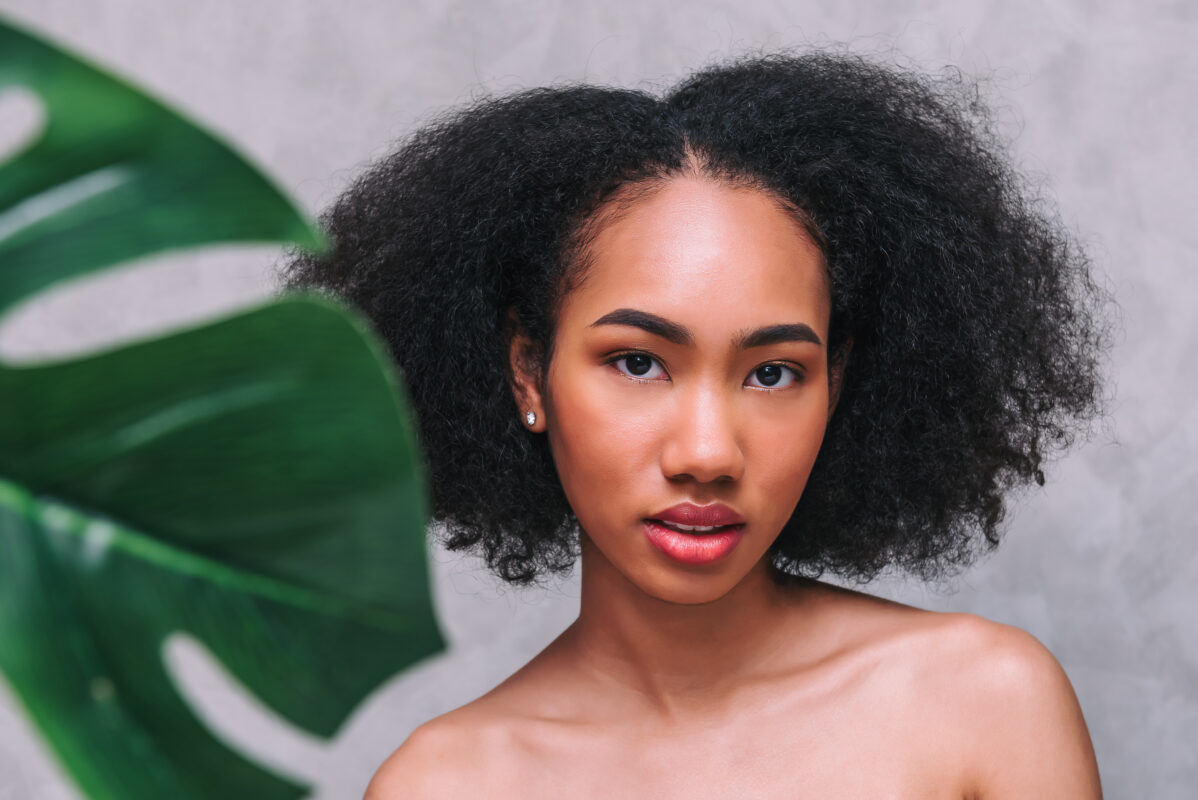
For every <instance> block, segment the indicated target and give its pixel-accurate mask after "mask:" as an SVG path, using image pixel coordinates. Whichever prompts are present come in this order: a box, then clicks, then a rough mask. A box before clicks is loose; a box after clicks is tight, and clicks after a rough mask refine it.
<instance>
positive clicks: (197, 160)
mask: <svg viewBox="0 0 1198 800" xmlns="http://www.w3.org/2000/svg"><path fill="white" fill-rule="evenodd" d="M12 86H19V87H22V88H25V89H28V90H31V91H33V92H34V93H35V94H36V95H37V96H38V98H39V99H40V100H41V101H42V103H43V104H44V106H45V111H46V114H45V116H46V125H45V129H44V130H43V131H42V133H41V135H40V136H39V137H38V138H36V139H35V141H34V142H33V144H32V145H31V146H30V147H28V148H27V149H26V150H25V151H24V152H22V153H20V154H19V155H18V156H17V157H16V158H15V159H13V160H12V161H9V162H8V163H6V164H3V165H0V311H3V310H4V308H6V307H8V306H11V305H12V304H13V303H15V302H16V301H18V300H20V299H21V298H23V297H27V296H29V295H32V294H33V293H34V292H36V291H38V290H39V289H42V288H43V287H45V286H48V285H50V284H52V283H55V282H57V281H60V280H63V279H66V278H70V277H72V276H75V275H79V274H82V273H85V272H91V271H94V270H96V269H99V268H101V267H105V266H109V265H111V264H115V263H118V262H121V261H127V260H129V259H132V258H137V257H140V256H145V255H149V254H151V253H156V252H159V251H162V250H165V249H168V248H181V247H187V246H190V245H197V244H206V243H209V242H232V241H263V242H267V241H280V242H295V243H296V244H300V245H307V246H315V245H317V244H318V242H319V237H318V235H317V234H316V232H315V231H313V230H312V229H311V228H310V227H309V226H308V224H307V223H306V222H305V221H304V219H303V218H302V217H301V216H300V214H299V213H298V212H297V211H296V210H295V207H294V205H293V204H292V203H291V201H290V200H288V199H287V198H286V197H284V196H283V194H282V193H281V192H280V191H279V190H278V189H277V188H276V187H275V186H274V185H273V184H272V183H271V182H270V181H269V180H267V179H266V178H265V177H263V176H262V175H261V174H260V173H259V172H258V171H257V170H255V169H254V168H253V167H251V166H250V165H249V164H248V163H246V161H245V159H243V158H242V157H241V156H239V155H238V154H237V153H235V152H234V151H233V150H231V149H230V148H229V147H228V146H227V145H225V144H223V143H222V142H220V141H218V140H217V139H215V138H213V137H212V136H211V135H210V134H208V133H206V132H205V131H203V130H201V129H200V128H198V127H196V126H195V125H193V124H192V123H191V122H189V121H188V120H186V119H185V118H183V117H182V116H180V115H179V114H178V113H176V112H174V111H171V110H170V109H168V108H166V107H165V106H163V105H161V104H160V103H158V102H157V101H155V100H153V99H151V98H149V97H147V96H146V95H144V94H142V93H141V92H139V91H137V90H136V89H133V88H132V87H130V86H129V85H128V84H126V83H125V82H123V81H121V80H119V79H117V78H115V77H113V76H111V75H108V74H107V73H105V72H103V71H101V70H98V69H96V68H95V67H92V66H90V65H88V64H86V63H84V62H82V61H80V60H78V59H76V58H74V57H73V56H70V55H67V54H65V53H64V52H62V51H61V50H59V49H57V48H55V47H54V46H53V45H50V44H48V43H46V42H43V41H41V40H39V39H36V38H33V37H31V36H29V35H28V34H25V33H23V32H21V31H19V30H17V29H16V28H13V27H11V26H9V25H6V24H5V22H4V20H3V18H2V17H0V91H3V90H4V89H5V88H7V87H12Z"/></svg>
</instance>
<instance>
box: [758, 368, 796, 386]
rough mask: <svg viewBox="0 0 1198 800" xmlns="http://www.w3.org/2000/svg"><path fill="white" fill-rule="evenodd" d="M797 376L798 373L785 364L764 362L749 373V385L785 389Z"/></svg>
mask: <svg viewBox="0 0 1198 800" xmlns="http://www.w3.org/2000/svg"><path fill="white" fill-rule="evenodd" d="M797 378H798V373H797V372H795V370H793V369H791V368H790V367H788V366H786V365H784V364H762V365H761V366H760V367H758V368H757V369H755V370H753V373H752V374H751V375H749V385H750V386H756V387H758V388H762V389H784V388H786V387H787V386H790V385H791V384H792V383H794V382H795V380H796V379H797ZM754 381H756V382H754Z"/></svg>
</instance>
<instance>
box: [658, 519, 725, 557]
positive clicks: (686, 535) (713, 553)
mask: <svg viewBox="0 0 1198 800" xmlns="http://www.w3.org/2000/svg"><path fill="white" fill-rule="evenodd" d="M744 527H745V525H744V523H743V522H741V523H737V524H734V525H686V524H683V523H677V522H672V521H668V520H659V519H646V520H645V522H644V531H645V537H646V538H647V539H648V540H649V543H650V544H652V545H653V546H654V547H655V548H657V550H658V551H660V552H662V553H664V554H665V555H666V556H668V557H669V558H671V559H672V560H674V561H676V562H678V563H680V564H686V565H691V566H694V565H703V564H712V563H715V562H716V561H719V560H720V559H722V558H724V557H725V556H727V555H728V554H729V553H731V552H732V551H733V550H734V549H736V546H737V545H738V544H740V540H741V536H742V534H743V531H744Z"/></svg>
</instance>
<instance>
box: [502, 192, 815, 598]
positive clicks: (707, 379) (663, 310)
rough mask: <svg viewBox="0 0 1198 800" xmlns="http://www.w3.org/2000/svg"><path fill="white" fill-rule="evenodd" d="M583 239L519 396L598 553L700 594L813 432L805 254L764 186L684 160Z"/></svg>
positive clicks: (773, 530)
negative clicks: (578, 274) (545, 356)
mask: <svg viewBox="0 0 1198 800" xmlns="http://www.w3.org/2000/svg"><path fill="white" fill-rule="evenodd" d="M591 255H592V257H593V260H592V264H591V266H590V268H589V269H588V271H587V273H586V277H585V280H584V281H583V283H582V285H581V286H580V287H578V288H577V289H575V290H574V291H573V292H571V293H570V294H569V295H568V296H567V297H566V299H565V300H564V302H563V304H562V306H561V308H560V312H559V316H558V320H557V328H556V333H555V347H554V353H553V357H552V361H551V363H550V366H549V371H548V376H547V392H546V394H545V395H544V396H543V397H542V396H541V395H540V394H539V393H538V392H536V391H535V390H533V391H532V393H531V394H530V396H529V397H526V398H525V400H526V407H527V406H528V405H529V404H531V406H533V407H535V408H537V409H538V410H539V412H540V413H539V414H538V416H539V417H541V419H543V423H539V424H538V425H537V427H538V428H541V429H543V430H545V431H546V432H547V434H548V436H549V441H550V445H551V448H552V451H553V457H554V461H555V463H556V465H557V470H558V474H559V475H560V478H561V483H562V486H563V488H564V489H565V493H566V497H567V498H568V500H569V502H570V505H571V507H572V508H573V509H574V512H575V514H576V515H577V517H578V521H579V523H580V525H581V527H582V530H583V531H584V536H586V537H588V538H589V539H590V541H591V543H593V545H594V547H595V548H596V549H597V553H598V555H601V556H602V559H604V560H605V561H606V562H608V563H609V564H610V565H611V566H612V567H614V568H615V569H616V570H618V571H619V572H620V573H621V574H623V576H624V577H625V578H627V579H628V580H629V581H631V582H632V583H633V584H635V585H636V586H637V587H639V588H640V589H641V590H642V591H644V592H646V593H648V594H650V595H652V596H654V597H657V598H659V599H662V600H666V601H670V602H677V603H701V602H708V601H711V600H715V599H717V598H719V597H721V596H723V595H724V594H726V593H727V592H728V591H729V590H731V589H732V588H733V587H734V586H736V585H737V584H738V583H739V582H740V581H742V580H743V579H744V578H745V577H746V575H749V574H750V572H751V571H754V567H758V566H762V558H763V556H764V554H765V553H766V551H767V550H768V548H769V546H770V544H771V543H772V542H773V541H774V539H775V537H776V536H777V535H778V532H779V531H780V530H781V529H782V526H783V525H784V524H785V523H786V521H787V519H788V518H789V517H790V515H791V512H792V511H793V510H794V507H795V504H796V503H797V502H798V500H799V495H800V494H802V492H803V487H804V486H805V484H806V482H807V476H808V475H809V474H810V472H811V467H812V464H813V463H814V461H815V457H816V454H817V453H818V451H819V447H820V443H821V441H822V439H823V435H824V430H825V427H826V425H827V421H828V416H829V381H828V373H827V369H828V368H827V354H826V349H825V343H826V342H827V339H828V320H829V313H830V300H829V291H828V284H827V279H826V277H825V271H824V267H823V262H822V257H821V254H820V252H819V250H818V249H817V247H816V246H815V245H814V244H813V243H812V242H811V240H810V239H809V237H808V236H807V235H806V234H805V233H804V232H803V230H802V228H801V227H800V226H799V224H798V223H797V222H796V220H795V219H794V218H793V217H792V216H790V215H788V214H787V213H786V212H785V211H784V210H783V209H782V208H781V207H780V206H779V205H778V203H777V201H776V200H774V199H773V198H771V197H770V196H768V195H766V194H764V193H762V192H760V191H757V190H753V189H747V188H736V187H732V186H729V185H727V184H724V183H719V182H716V181H712V180H707V179H702V178H689V177H688V178H677V179H673V180H670V181H669V182H667V183H666V184H665V185H664V186H663V187H661V188H659V189H657V190H655V191H651V192H649V193H648V194H647V195H645V196H643V197H641V198H640V199H638V200H636V201H635V202H634V204H633V205H632V206H631V207H630V208H628V209H627V211H626V213H623V214H620V215H617V216H616V217H615V218H614V219H612V220H610V221H608V222H607V223H606V224H604V225H603V227H602V228H601V231H600V233H599V234H598V236H597V237H596V238H595V240H594V242H593V245H592V248H591ZM530 398H531V399H530ZM688 504H689V505H690V506H697V507H699V508H698V509H695V508H687V505H688ZM717 505H718V506H722V507H723V509H722V511H721V513H719V514H716V515H715V516H714V517H713V516H705V514H710V513H711V512H712V510H713V508H715V507H716V506H717ZM671 509H673V510H671ZM717 510H719V509H717ZM680 525H682V526H687V525H689V526H691V527H694V526H696V525H697V526H699V527H698V528H696V529H694V530H692V531H689V532H688V531H687V529H686V528H685V527H679V526H680ZM707 528H714V529H713V530H707ZM755 574H759V575H760V574H764V573H763V572H762V571H761V570H758V571H756V573H755Z"/></svg>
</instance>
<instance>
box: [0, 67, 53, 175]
mask: <svg viewBox="0 0 1198 800" xmlns="http://www.w3.org/2000/svg"><path fill="white" fill-rule="evenodd" d="M45 128H46V108H45V106H44V105H43V104H42V101H41V98H39V97H38V96H37V95H36V94H34V93H33V92H31V91H29V90H28V89H25V88H24V87H21V86H9V87H4V88H0V165H2V164H3V163H4V162H6V161H8V160H10V159H12V158H14V157H15V156H17V155H18V154H20V153H21V152H22V151H24V150H25V149H26V148H27V147H29V146H30V145H31V144H33V143H34V142H36V141H37V140H38V138H40V136H41V134H42V131H43V130H45Z"/></svg>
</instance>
